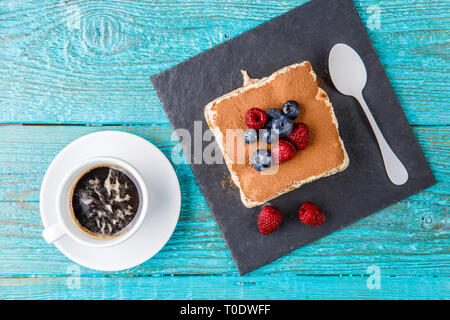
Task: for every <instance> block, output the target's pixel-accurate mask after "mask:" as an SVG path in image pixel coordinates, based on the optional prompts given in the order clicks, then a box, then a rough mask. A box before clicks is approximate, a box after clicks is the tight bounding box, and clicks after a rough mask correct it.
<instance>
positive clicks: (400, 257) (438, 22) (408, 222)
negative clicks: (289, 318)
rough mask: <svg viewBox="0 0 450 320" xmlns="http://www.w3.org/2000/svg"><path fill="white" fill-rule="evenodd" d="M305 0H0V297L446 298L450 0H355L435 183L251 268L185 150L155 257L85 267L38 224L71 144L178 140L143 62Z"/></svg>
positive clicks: (170, 56) (213, 40) (165, 147)
mask: <svg viewBox="0 0 450 320" xmlns="http://www.w3.org/2000/svg"><path fill="white" fill-rule="evenodd" d="M330 1H332V0H330ZM303 2H304V1H295V0H283V1H281V0H280V1H277V0H269V1H268V0H256V1H255V0H226V1H225V0H195V1H193V0H192V1H181V0H165V1H118V0H115V1H113V0H111V1H81V0H79V1H49V0H47V1H18V0H10V1H4V0H3V1H0V110H1V112H0V123H1V125H0V298H1V299H5V298H24V299H49V298H62V299H71V298H76V299H196V298H200V299H211V298H216V299H334V298H340V299H350V298H368V299H380V298H398V299H407V298H424V299H431V298H450V295H449V293H450V281H449V280H450V278H449V277H450V250H449V240H448V238H449V235H450V232H449V216H448V213H449V187H450V179H449V178H450V177H449V175H450V169H449V158H450V126H449V125H450V111H449V110H450V109H449V108H450V98H449V92H450V63H449V54H450V42H449V31H450V30H449V29H450V2H449V1H447V0H421V1H408V0H392V1H373V0H359V1H355V4H356V6H357V8H358V11H359V13H360V15H361V17H362V19H363V21H364V23H365V24H366V26H367V27H368V29H369V34H370V37H371V39H372V41H373V43H374V46H375V48H376V50H377V51H378V54H379V56H380V59H381V61H382V63H383V65H384V66H385V68H386V72H387V74H388V76H389V78H390V79H391V81H392V84H393V86H394V88H395V90H396V92H397V94H398V96H399V100H400V102H401V104H402V106H403V108H404V110H405V112H406V115H407V117H408V119H409V121H410V123H411V125H412V126H413V128H414V132H415V134H416V136H417V138H418V140H419V142H420V144H421V146H422V148H423V150H424V152H425V154H426V157H427V159H428V161H429V162H430V164H431V167H432V170H433V172H434V174H435V176H436V178H437V180H438V183H437V184H436V185H435V186H433V187H432V188H430V189H428V190H426V191H424V192H422V193H420V194H417V195H415V196H412V197H410V198H409V199H407V200H405V201H402V202H400V203H397V204H396V205H394V206H392V207H390V208H388V209H385V210H383V211H381V212H379V213H376V214H374V215H372V216H370V217H368V218H366V219H364V220H362V221H359V222H358V223H356V224H354V225H351V226H349V227H347V228H345V229H344V230H342V231H340V232H337V233H334V234H332V235H330V236H328V237H326V238H323V239H321V240H320V241H317V242H316V243H314V244H312V245H309V246H306V247H304V248H301V249H299V250H296V251H294V252H293V253H292V254H289V255H288V256H285V257H283V258H281V259H279V260H277V261H276V262H274V263H272V264H270V265H268V266H265V267H263V268H261V269H259V270H256V271H254V272H252V273H250V274H248V275H246V276H242V277H241V276H239V275H238V272H237V270H236V268H235V266H234V265H233V262H232V259H231V257H230V254H229V252H228V251H227V249H226V246H225V243H224V241H223V239H222V237H221V236H220V233H219V230H218V229H217V226H216V223H215V222H214V219H213V218H212V216H211V212H210V210H209V209H208V206H207V205H206V202H205V200H204V198H203V196H202V194H201V192H200V189H199V187H198V185H197V183H196V180H195V179H194V176H193V174H192V172H191V170H190V168H189V167H188V165H186V164H179V165H175V164H174V166H175V170H176V172H177V175H178V178H179V180H180V184H181V189H182V199H183V200H182V210H181V216H180V221H179V223H178V226H177V228H176V230H175V233H174V234H173V236H172V238H171V239H170V241H169V242H168V244H167V245H166V246H165V247H164V248H163V250H162V251H161V252H160V253H158V254H157V255H156V256H155V257H154V258H152V259H151V260H149V261H147V262H146V263H144V264H142V265H140V266H138V267H135V268H132V269H129V270H126V271H122V272H99V271H95V270H90V269H86V268H83V267H80V266H78V265H76V264H74V263H73V262H71V261H70V260H68V259H67V258H66V257H65V256H64V255H63V254H61V253H60V252H59V251H58V250H57V249H56V248H55V247H54V246H53V245H48V244H46V243H45V241H44V240H43V239H42V237H41V231H42V222H41V218H40V213H39V189H40V185H41V182H42V178H43V176H44V174H45V171H46V169H47V167H48V165H49V164H50V162H51V160H52V159H53V157H54V156H55V155H56V154H57V153H58V152H59V151H60V150H61V149H62V148H63V147H64V146H65V145H66V144H68V143H69V142H71V141H72V140H74V139H76V138H78V137H80V136H82V135H85V134H87V133H91V132H95V131H100V130H123V131H127V132H131V133H134V134H137V135H139V136H142V137H144V138H145V139H148V140H149V141H151V142H152V143H154V144H155V145H156V146H158V147H159V148H160V149H161V150H162V151H163V152H164V153H165V154H166V155H167V156H170V153H171V151H172V149H173V148H174V147H175V145H176V143H175V142H174V141H173V140H172V139H171V133H172V129H171V127H170V124H169V122H168V120H167V117H166V115H165V114H164V112H163V109H162V107H161V103H160V102H159V100H158V98H157V96H156V94H155V91H154V90H153V87H152V86H151V83H150V81H149V77H150V75H152V74H155V73H158V72H160V71H162V70H165V69H167V68H169V67H171V66H173V65H175V64H177V63H179V62H181V61H183V60H185V59H187V58H189V57H191V56H193V55H195V54H197V53H200V52H202V51H204V50H206V49H208V48H211V47H213V46H215V45H217V44H219V43H221V42H223V41H226V40H227V39H229V38H231V37H234V36H236V35H238V34H240V33H242V32H244V31H246V30H248V29H250V28H252V27H254V26H256V25H258V24H260V23H262V22H264V21H267V20H268V19H270V18H272V17H275V16H277V15H279V14H281V13H283V12H286V11H288V10H289V9H291V8H294V7H296V6H297V5H300V4H302V3H303Z"/></svg>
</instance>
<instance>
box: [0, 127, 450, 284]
mask: <svg viewBox="0 0 450 320" xmlns="http://www.w3.org/2000/svg"><path fill="white" fill-rule="evenodd" d="M107 129H110V130H117V129H120V130H125V131H128V132H131V133H134V134H138V135H140V136H142V137H144V138H146V139H148V140H149V141H151V142H153V143H154V144H155V145H157V146H158V147H159V148H160V149H161V150H162V151H163V152H164V153H165V154H166V156H168V157H169V158H170V154H171V151H172V150H173V148H174V146H175V142H174V141H171V139H170V136H171V132H172V130H171V128H170V127H147V126H130V127H126V126H121V127H84V126H19V127H17V126H3V127H0V163H2V166H0V181H1V185H0V252H1V255H0V277H1V276H3V277H7V278H24V277H51V276H53V275H55V276H58V275H65V273H66V269H67V268H70V267H71V266H73V263H72V262H71V261H69V260H68V259H66V258H65V257H64V256H63V255H62V254H61V253H60V252H59V251H58V250H57V249H56V248H54V247H53V246H50V245H47V244H45V242H44V240H43V239H42V238H41V234H40V233H41V231H42V224H41V220H40V215H39V206H38V202H37V201H38V197H39V187H40V183H41V179H42V177H43V175H44V172H45V170H46V168H47V166H48V164H49V162H50V161H51V160H52V158H53V157H54V156H55V155H56V154H57V153H58V152H59V151H60V150H61V149H62V148H63V147H64V146H65V145H66V144H67V143H69V142H70V141H72V140H74V139H75V138H77V137H79V136H81V135H84V134H87V133H91V132H95V131H99V130H107ZM415 133H416V135H417V137H418V139H419V142H420V144H421V145H422V147H423V149H424V150H425V153H426V156H427V158H428V160H429V161H430V163H431V166H432V170H433V172H434V173H435V175H436V177H437V179H438V184H437V185H436V186H434V187H432V188H430V189H428V190H426V191H424V192H422V193H420V194H418V195H415V196H413V197H410V198H409V199H407V200H405V201H402V202H400V203H398V204H396V205H394V206H392V207H390V208H387V209H386V210H383V211H381V212H380V213H378V214H376V215H373V216H371V217H368V218H367V219H364V220H362V221H360V222H358V223H356V224H354V225H351V226H349V227H347V228H345V229H344V230H342V231H340V232H338V233H334V234H332V235H330V236H329V237H326V238H324V239H321V240H320V241H318V242H316V243H314V244H312V245H310V246H306V247H304V248H302V249H300V250H297V251H295V252H293V253H292V254H290V255H288V256H286V257H283V258H281V259H279V260H278V261H276V262H274V263H272V264H270V265H268V266H265V267H264V268H261V269H259V270H257V271H255V272H253V273H252V275H255V276H263V275H266V276H272V275H286V274H290V275H292V276H295V275H302V276H307V275H314V276H318V277H321V276H323V275H335V276H340V275H343V276H350V275H352V276H360V275H361V274H364V273H365V270H366V268H367V265H370V264H376V265H378V266H379V267H380V268H382V269H383V273H384V274H385V275H389V276H401V277H405V276H417V277H420V276H424V275H426V276H435V277H437V278H445V277H448V276H449V275H450V263H449V261H450V252H449V246H448V228H447V219H448V200H449V196H448V189H449V174H450V172H449V166H448V158H449V154H450V144H449V141H450V128H449V127H419V128H415ZM175 170H176V172H177V175H178V177H179V179H180V184H181V189H182V197H183V203H182V210H181V218H180V222H179V224H178V226H177V228H176V230H175V233H174V235H173V237H172V238H171V240H170V241H169V243H168V244H167V246H165V247H164V249H163V250H162V251H161V252H160V253H159V254H158V255H156V256H155V257H154V258H153V259H151V260H150V261H148V262H146V263H145V264H143V265H141V266H138V267H136V268H132V269H130V270H127V271H124V272H117V273H103V272H98V271H94V270H88V269H85V268H81V272H82V273H83V275H85V276H96V277H102V276H108V277H114V278H122V277H133V276H140V277H142V276H149V275H160V276H166V275H183V276H186V275H201V274H208V275H218V276H221V275H226V276H235V275H237V270H236V268H235V266H234V265H233V262H232V260H231V257H230V254H229V252H228V250H227V248H226V245H225V243H224V241H223V239H222V237H221V236H220V233H219V231H218V229H217V226H216V224H215V222H214V220H213V218H212V216H211V212H210V211H209V208H208V206H207V204H206V202H205V200H204V199H203V197H202V195H201V192H200V189H199V187H198V185H197V184H196V181H195V178H194V177H193V175H192V172H191V171H190V169H189V166H187V165H186V164H181V165H175ZM24 261H27V263H25V264H24Z"/></svg>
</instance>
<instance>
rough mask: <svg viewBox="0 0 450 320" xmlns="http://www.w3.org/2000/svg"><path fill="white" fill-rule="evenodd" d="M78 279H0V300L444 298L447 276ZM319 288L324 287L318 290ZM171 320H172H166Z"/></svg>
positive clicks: (447, 284) (447, 288) (447, 283)
mask: <svg viewBox="0 0 450 320" xmlns="http://www.w3.org/2000/svg"><path fill="white" fill-rule="evenodd" d="M77 280H78V279H77V278H75V279H70V278H68V277H59V278H17V279H1V278H0V288H2V290H1V291H0V299H11V297H16V298H19V299H30V297H35V298H38V299H86V300H87V299H130V298H132V299H193V298H197V299H207V300H208V299H213V298H216V299H225V300H233V299H268V300H270V299H354V298H355V292H357V293H358V297H359V298H360V299H383V298H386V297H390V298H391V299H434V298H436V297H437V296H439V295H440V296H441V297H442V298H445V297H446V295H445V293H446V292H448V290H449V281H448V278H446V279H441V278H435V277H428V276H424V277H382V279H381V288H380V289H379V290H376V289H372V290H369V289H368V288H367V285H366V283H367V276H366V275H364V276H354V277H333V276H321V277H311V276H297V277H293V276H286V275H284V276H282V275H274V276H270V277H269V276H266V277H263V276H253V277H248V276H244V277H238V276H231V277H210V276H186V277H124V278H121V279H115V278H107V277H101V278H79V280H80V282H79V283H80V287H79V289H71V288H73V287H72V286H73V282H74V281H77ZM323 288H327V290H324V289H323ZM169 319H174V318H169Z"/></svg>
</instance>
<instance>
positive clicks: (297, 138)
mask: <svg viewBox="0 0 450 320" xmlns="http://www.w3.org/2000/svg"><path fill="white" fill-rule="evenodd" d="M287 138H288V139H289V141H291V142H292V143H293V144H294V145H295V146H296V147H297V149H299V150H304V149H306V148H307V147H308V143H309V130H308V127H307V126H306V124H304V123H298V124H296V125H294V129H293V130H292V132H291V133H290V134H289V135H288V136H287Z"/></svg>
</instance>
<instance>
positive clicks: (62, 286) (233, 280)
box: [0, 266, 450, 300]
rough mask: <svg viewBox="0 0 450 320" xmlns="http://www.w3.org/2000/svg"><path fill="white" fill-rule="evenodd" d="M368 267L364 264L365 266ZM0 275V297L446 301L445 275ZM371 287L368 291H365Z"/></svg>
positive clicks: (448, 283) (72, 271)
mask: <svg viewBox="0 0 450 320" xmlns="http://www.w3.org/2000/svg"><path fill="white" fill-rule="evenodd" d="M367 267H368V266H367ZM367 267H366V268H367ZM76 271H77V270H76V268H71V269H68V272H67V274H66V275H65V276H63V277H55V278H16V279H1V278H0V288H1V291H0V299H13V298H14V299H30V298H31V297H33V298H38V299H214V298H216V299H227V300H228V299H231V300H234V299H448V298H449V289H450V281H449V278H435V277H428V276H424V277H388V276H384V275H383V270H381V276H380V278H379V279H380V282H379V284H380V286H379V289H376V287H373V286H371V284H369V286H368V281H369V283H372V280H369V276H370V275H371V274H373V271H370V269H369V271H370V272H369V273H367V269H366V270H365V271H364V273H363V274H361V275H360V276H354V277H333V276H321V277H311V276H304V277H303V276H291V275H275V276H266V277H261V276H244V277H238V276H234V277H210V276H187V277H124V278H121V279H115V278H86V277H83V276H82V275H81V277H74V275H75V274H76ZM369 288H373V289H369Z"/></svg>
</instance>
